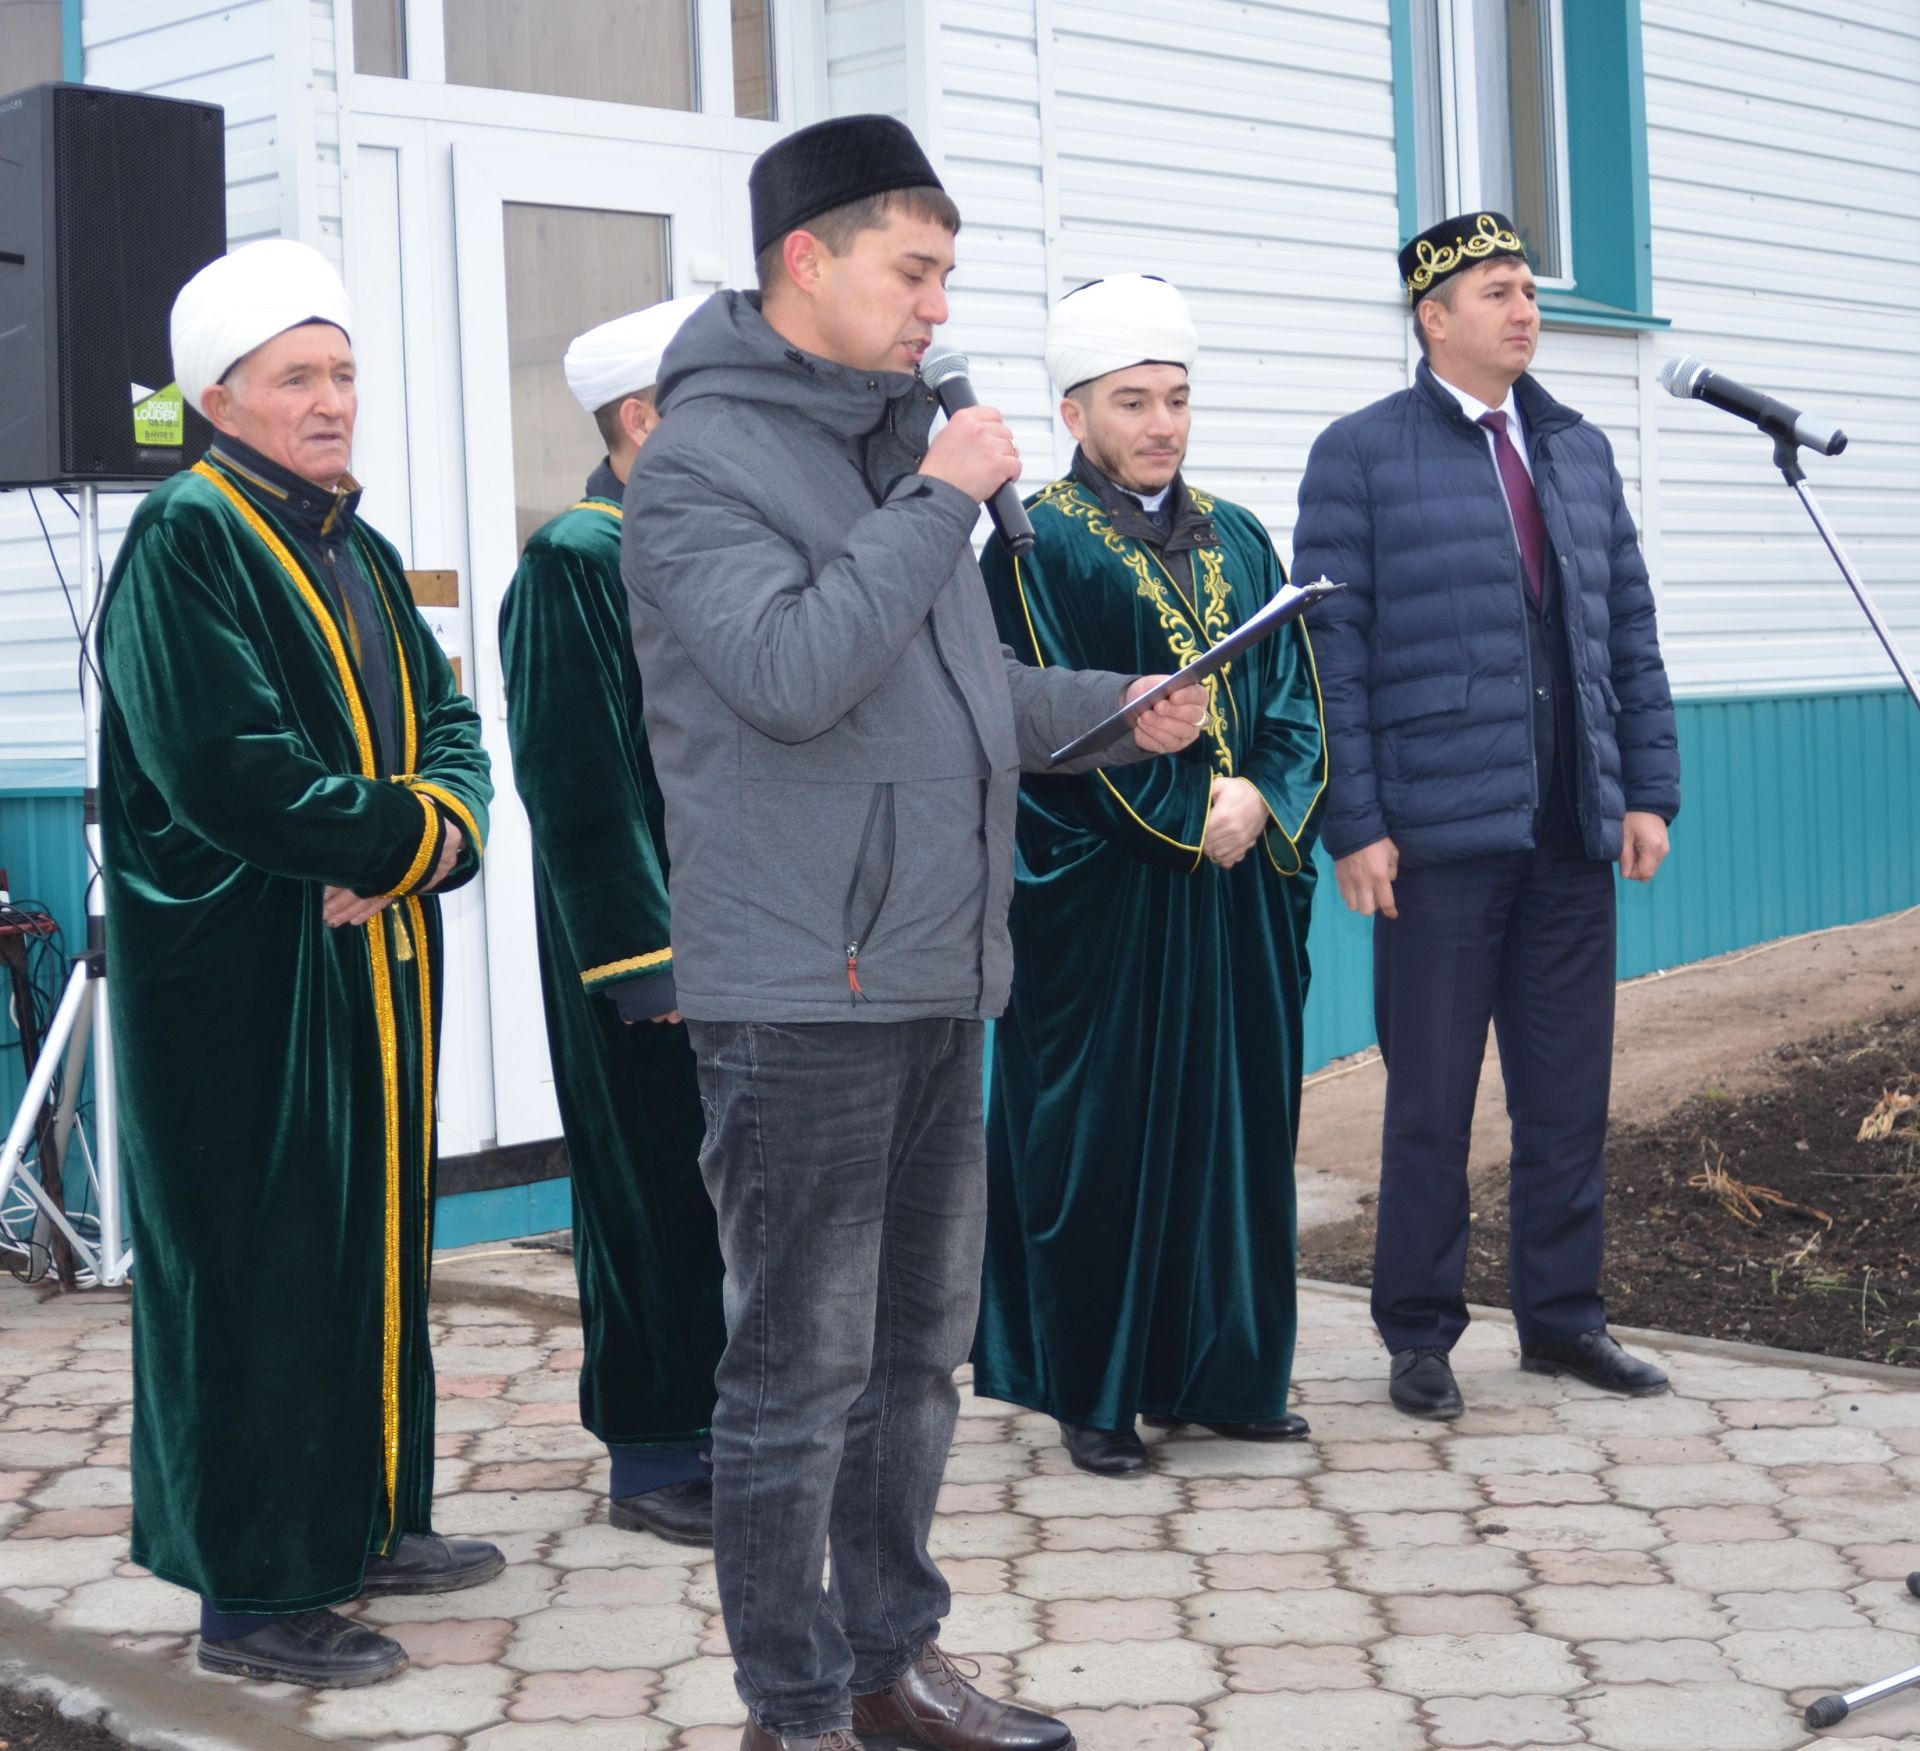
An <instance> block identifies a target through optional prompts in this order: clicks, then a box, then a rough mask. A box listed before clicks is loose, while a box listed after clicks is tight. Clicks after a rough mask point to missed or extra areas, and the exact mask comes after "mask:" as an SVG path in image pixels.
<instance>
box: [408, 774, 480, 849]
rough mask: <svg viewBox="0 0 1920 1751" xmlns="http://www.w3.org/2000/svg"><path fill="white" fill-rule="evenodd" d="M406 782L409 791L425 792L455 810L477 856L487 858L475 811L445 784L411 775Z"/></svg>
mask: <svg viewBox="0 0 1920 1751" xmlns="http://www.w3.org/2000/svg"><path fill="white" fill-rule="evenodd" d="M404 782H405V784H406V786H407V788H408V789H409V790H412V791H424V792H425V793H426V794H427V795H428V796H430V797H432V798H433V799H434V800H435V801H436V802H443V803H445V804H446V805H447V807H448V808H450V809H451V810H453V812H454V814H455V815H457V816H458V817H459V819H460V825H461V826H463V827H465V828H466V830H467V837H468V838H469V839H471V840H472V841H473V849H474V854H475V856H477V857H485V856H486V854H487V846H486V841H485V840H484V839H482V838H481V836H480V828H479V824H478V823H477V822H476V821H475V820H474V818H473V810H471V809H470V808H468V807H467V805H466V804H465V803H463V802H462V801H461V800H460V799H459V798H458V797H457V796H455V795H454V794H453V792H452V791H450V790H448V789H447V787H446V786H445V785H444V784H435V783H434V782H433V781H432V780H431V779H426V778H415V777H412V776H411V775H409V776H408V777H407V779H406V780H405V781H404Z"/></svg>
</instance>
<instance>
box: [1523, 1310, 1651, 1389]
mask: <svg viewBox="0 0 1920 1751" xmlns="http://www.w3.org/2000/svg"><path fill="white" fill-rule="evenodd" d="M1520 1367H1521V1369H1522V1371H1523V1372H1525V1373H1528V1374H1571V1375H1572V1376H1573V1377H1574V1379H1576V1380H1584V1381H1585V1382H1586V1383H1587V1384H1588V1385H1589V1386H1597V1387H1599V1388H1600V1390H1601V1391H1602V1392H1618V1393H1621V1394H1623V1395H1624V1396H1625V1397H1627V1398H1645V1397H1647V1396H1648V1394H1650V1393H1655V1392H1665V1391H1666V1390H1667V1377H1666V1375H1665V1374H1664V1373H1662V1372H1661V1370H1660V1369H1658V1368H1656V1367H1654V1365H1653V1364H1652V1363H1651V1362H1643V1361H1641V1360H1640V1358H1639V1357H1638V1356H1630V1355H1628V1354H1627V1352H1626V1351H1625V1350H1623V1349H1621V1347H1620V1345H1619V1342H1618V1341H1617V1340H1616V1339H1615V1338H1614V1336H1613V1334H1612V1333H1611V1332H1609V1331H1608V1330H1607V1328H1606V1327H1605V1326H1604V1325H1600V1326H1595V1327H1594V1329H1593V1330H1592V1331H1583V1332H1582V1333H1581V1334H1580V1335H1579V1336H1578V1337H1577V1338H1567V1339H1565V1340H1563V1341H1562V1342H1559V1343H1551V1344H1523V1345H1522V1346H1521V1348H1520Z"/></svg>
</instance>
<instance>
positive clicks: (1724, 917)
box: [1306, 691, 1920, 1070]
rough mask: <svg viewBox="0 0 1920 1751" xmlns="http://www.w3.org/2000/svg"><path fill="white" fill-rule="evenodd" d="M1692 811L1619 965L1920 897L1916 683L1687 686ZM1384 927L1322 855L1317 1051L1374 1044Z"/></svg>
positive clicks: (1686, 797) (1639, 903)
mask: <svg viewBox="0 0 1920 1751" xmlns="http://www.w3.org/2000/svg"><path fill="white" fill-rule="evenodd" d="M1676 710H1677V715H1678V719H1679V731H1680V773H1681V777H1680V790H1681V799H1682V801H1681V810H1680V818H1679V819H1678V820H1677V821H1675V822H1674V825H1673V851H1672V854H1671V855H1670V856H1669V857H1668V859H1667V861H1666V864H1665V866H1664V867H1663V868H1662V869H1661V871H1660V873H1659V875H1658V876H1656V877H1655V878H1654V880H1653V882H1652V884H1651V885H1650V886H1647V885H1642V884H1640V883H1628V882H1623V883H1621V884H1620V959H1619V967H1620V977H1621V978H1623V979H1634V978H1638V977H1639V976H1640V975H1641V974H1642V973H1651V972H1654V971H1656V970H1657V969H1659V968H1662V967H1677V966H1680V965H1682V964H1683V963H1684V962H1687V961H1699V960H1705V959H1706V958H1707V957H1709V956H1711V955H1720V954H1726V953H1728V952H1729V951H1731V950H1733V949H1739V948H1746V947H1748V946H1749V945H1751V944H1753V943H1757V942H1769V941H1772V940H1773V939H1774V938H1775V937H1781V936H1797V935H1799V934H1800V933H1802V932H1803V931H1808V930H1820V929H1824V928H1825V927H1826V926H1828V925H1832V924H1851V923H1855V922H1857V921H1858V920H1860V919H1863V918H1878V917H1880V916H1882V915H1883V914H1885V913H1888V912H1898V911H1900V910H1902V909H1903V908H1905V907H1908V906H1913V905H1920V712H1916V711H1915V710H1914V708H1913V703H1912V701H1911V700H1909V699H1908V698H1907V696H1906V695H1905V694H1904V693H1901V692H1898V691H1888V692H1884V693H1881V692H1875V693H1809V694H1788V695H1777V694H1771V695H1767V696H1766V697H1763V698H1753V699H1688V700H1682V701H1680V703H1679V705H1678V706H1677V708H1676ZM1371 934H1372V933H1371V927H1370V926H1369V925H1368V924H1366V923H1364V922H1363V921H1362V920H1360V919H1358V918H1356V917H1354V916H1353V915H1352V914H1351V913H1349V912H1348V911H1347V909H1346V908H1345V907H1344V906H1343V905H1342V904H1341V903H1340V892H1339V889H1338V888H1336V887H1335V886H1334V881H1333V870H1332V868H1331V866H1330V865H1329V864H1328V863H1327V861H1326V859H1325V857H1324V856H1323V857H1322V858H1321V860H1320V887H1319V891H1318V892H1317V893H1316V894H1315V896H1314V916H1313V932H1312V935H1311V936H1310V937H1309V938H1308V945H1309V953H1310V954H1311V957H1312V961H1313V986H1312V989H1311V992H1310V994H1309V996H1308V999H1307V1039H1306V1062H1307V1068H1308V1069H1309V1070H1314V1069H1317V1068H1318V1067H1319V1066H1321V1065H1323V1064H1325V1063H1326V1062H1327V1061H1328V1060H1329V1059H1331V1058H1337V1057H1340V1056H1342V1055H1344V1054H1346V1053H1348V1052H1358V1051H1360V1050H1362V1049H1363V1048H1365V1047H1367V1046H1370V1045H1372V1044H1373V990H1372V983H1371V981H1372V947H1371Z"/></svg>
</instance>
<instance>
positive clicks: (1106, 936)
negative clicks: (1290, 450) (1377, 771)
mask: <svg viewBox="0 0 1920 1751" xmlns="http://www.w3.org/2000/svg"><path fill="white" fill-rule="evenodd" d="M1198 351H1199V344H1198V339H1197V336H1196V334H1195V331H1194V324H1193V318H1192V316H1191V315H1190V314H1189V312H1188V309H1187V304H1186V300H1185V299H1184V298H1182V297H1181V295H1180V293H1179V292H1178V291H1177V290H1175V288H1174V287H1172V286H1170V285H1169V284H1168V283H1167V282H1166V281H1165V280H1162V279H1156V278H1153V277H1152V276H1149V275H1144V274H1120V275H1116V276H1114V277H1113V278H1111V279H1106V280H1097V281H1095V282H1094V283H1093V284H1092V285H1090V286H1085V287H1082V288H1081V289H1080V290H1079V291H1077V292H1073V293H1070V294H1068V296H1066V297H1065V298H1063V299H1062V300H1061V301H1060V302H1059V304H1057V305H1056V306H1055V307H1054V310H1053V312H1052V315H1051V318H1050V320H1049V321H1048V324H1047V369H1048V371H1049V373H1050V374H1051V375H1052V378H1053V381H1054V386H1055V388H1056V389H1057V390H1058V392H1059V393H1060V395H1061V398H1062V399H1061V404H1060V412H1061V416H1062V418H1063V419H1064V421H1065V423H1066V425H1067V428H1068V430H1069V431H1070V432H1071V433H1072V434H1073V436H1074V437H1075V439H1077V440H1078V448H1077V449H1076V450H1075V452H1074V457H1073V466H1072V468H1071V470H1070V471H1069V472H1068V474H1067V475H1066V476H1065V477H1064V478H1063V479H1060V480H1057V481H1055V482H1054V483H1053V485H1051V486H1049V487H1048V488H1046V490H1045V491H1043V492H1041V493H1040V494H1039V495H1038V496H1037V497H1036V498H1034V499H1033V500H1032V501H1031V503H1030V510H1031V515H1032V519H1033V530H1034V541H1035V545H1034V549H1033V552H1032V553H1031V554H1030V555H1029V556H1027V557H1026V558H1024V559H1015V558H1014V557H1013V556H1012V554H1011V553H1009V552H1008V550H1007V548H1006V547H1005V546H1004V545H1003V544H1002V543H1001V542H1000V541H999V540H998V539H996V540H994V541H993V542H991V543H989V544H988V547H987V550H986V552H985V554H984V555H982V558H981V562H980V563H981V570H982V572H983V573H984V574H985V576H986V580H987V589H988V593H989V595H990V596H991V597H992V599H993V605H994V613H995V616H996V618H997V619H998V621H999V625H1000V633H1001V636H1002V637H1003V638H1004V639H1005V640H1006V641H1007V643H1008V644H1009V645H1011V646H1012V647H1013V649H1014V650H1015V651H1016V652H1017V653H1018V654H1019V655H1021V656H1022V657H1024V658H1026V660H1028V661H1029V662H1033V663H1037V664H1039V665H1040V666H1042V667H1055V666H1058V667H1063V668H1110V669H1120V670H1123V671H1124V670H1147V671H1152V670H1156V669H1165V668H1168V667H1169V666H1173V667H1178V666H1180V665H1182V664H1185V663H1187V662H1190V661H1191V660H1192V659H1193V658H1194V657H1196V656H1197V655H1199V654H1200V653H1201V652H1203V651H1205V650H1206V649H1207V648H1208V647H1209V646H1210V645H1213V644H1215V643H1217V642H1218V641H1219V640H1220V639H1221V638H1223V637H1224V636H1225V635H1226V634H1228V633H1229V632H1231V631H1232V630H1233V629H1234V628H1235V627H1237V626H1239V625H1241V624H1242V623H1244V622H1245V621H1246V620H1247V619H1248V618H1249V617H1250V616H1251V615H1253V614H1255V613H1256V612H1258V611H1259V609H1260V608H1261V607H1262V606H1263V605H1264V604H1265V603H1266V602H1268V601H1269V600H1270V599H1271V598H1272V596H1273V595H1274V592H1275V591H1276V590H1278V589H1279V588H1280V586H1281V584H1282V583H1283V581H1284V579H1283V576H1282V573H1281V570H1280V562H1279V560H1278V559H1277V558H1276V557H1275V555H1274V551H1273V545H1272V543H1271V542H1270V541H1269V540H1268V538H1267V532H1266V530H1265V528H1264V527H1262V525H1261V523H1260V520H1259V519H1258V518H1257V517H1255V516H1254V515H1253V514H1252V513H1251V512H1249V511H1245V510H1242V509H1241V508H1240V507H1239V506H1238V505H1232V504H1228V503H1227V502H1226V501H1225V500H1224V499H1219V498H1215V497H1214V496H1213V495H1211V494H1209V493H1205V492H1202V491H1200V490H1199V489H1197V488H1195V487H1192V486H1190V485H1189V484H1188V483H1187V481H1186V479H1185V477H1184V476H1183V475H1182V473H1181V464H1182V462H1183V460H1184V459H1185V456H1186V451H1187V441H1188V436H1189V432H1190V429H1191V426H1192V420H1193V413H1192V403H1191V394H1192V390H1191V385H1190V384H1189V381H1188V372H1189V370H1190V369H1191V367H1192V365H1193V363H1194V360H1195V357H1196V356H1197V354H1198ZM1207 689H1208V695H1209V700H1208V716H1207V723H1206V727H1205V728H1204V730H1203V731H1202V733H1201V736H1200V739H1199V741H1198V742H1196V743H1195V744H1194V746H1193V747H1191V748H1189V749H1188V750H1187V751H1186V752H1185V753H1184V754H1181V755H1179V756H1177V757H1176V758H1174V759H1170V760H1158V761H1154V762H1152V763H1151V764H1149V765H1140V766H1121V767H1110V768H1103V769H1101V770H1099V771H1096V772H1091V773H1087V774H1085V775H1084V776H1080V777H1051V776H1049V777H1030V778H1027V779H1025V780H1023V781H1022V784H1021V790H1020V826H1019V842H1020V860H1019V864H1018V868H1017V876H1016V886H1015V891H1014V901H1013V914H1012V926H1013V939H1014V965H1015V968H1016V974H1015V979H1014V987H1013V1000H1012V1003H1011V1004H1010V1006H1009V1008H1008V1011H1007V1014H1006V1017H1005V1019H1004V1020H1003V1021H1002V1022H1001V1024H1000V1027H999V1028H998V1029H997V1031H996V1033H995V1037H994V1065H993V1093H992V1107H991V1111H990V1112H989V1115H988V1120H987V1171H988V1228H987V1252H986V1267H985V1281H984V1293H983V1297H982V1303H981V1315H980V1329H979V1336H978V1339H977V1341H976V1343H975V1346H974V1358H973V1359H974V1391H975V1392H976V1393H978V1394H980V1395H981V1396H982V1397H987V1398H1003V1399H1009V1400H1011V1401H1012V1402H1014V1403H1015V1404H1022V1405H1026V1406H1028V1407H1030V1408H1032V1409H1034V1410H1040V1411H1045V1412H1047V1413H1048V1414H1049V1415H1051V1416H1053V1417H1054V1418H1056V1419H1057V1420H1058V1421H1059V1423H1060V1425H1061V1439H1062V1441H1063V1443H1064V1444H1065V1446H1066V1449H1067V1451H1068V1454H1069V1455H1070V1456H1071V1458H1072V1459H1073V1462H1074V1463H1075V1464H1076V1465H1078V1466H1079V1467H1080V1468H1081V1469H1083V1470H1085V1471H1090V1472H1093V1473H1095V1474H1097V1475H1100V1476H1106V1477H1126V1476H1132V1475H1137V1474H1139V1473H1141V1472H1143V1471H1146V1470H1147V1469H1148V1468H1149V1466H1150V1464H1151V1461H1150V1458H1149V1455H1148V1452H1147V1449H1146V1446H1145V1444H1144V1443H1143V1442H1142V1441H1141V1439H1140V1437H1139V1434H1138V1432H1137V1430H1136V1428H1135V1419H1136V1417H1138V1416H1141V1415H1144V1416H1145V1418H1146V1421H1147V1422H1148V1424H1149V1425H1150V1426H1154V1427H1158V1428H1178V1427H1180V1426H1182V1425H1186V1424H1197V1425H1201V1426H1203V1427H1205V1428H1207V1429H1209V1430H1211V1431H1212V1432H1213V1433H1214V1434H1216V1435H1219V1436H1224V1437H1226V1438H1228V1439H1234V1440H1246V1441H1291V1440H1299V1439H1301V1438H1302V1437H1304V1436H1305V1435H1306V1433H1307V1425H1306V1423H1305V1422H1304V1421H1303V1420H1302V1419H1301V1418H1300V1417H1298V1416H1295V1415H1292V1414H1291V1413H1290V1412H1289V1411H1288V1409H1287V1397H1288V1387H1289V1376H1290V1372H1291V1365H1292V1353H1293V1335H1294V1286H1293V1264H1294V1193H1293V1148H1294V1140H1295V1136H1296V1132H1297V1128H1298V1119H1299V1091H1300V1069H1301V1045H1300V1012H1301V1005H1302V1002H1303V1001H1304V998H1305V995H1306V985H1307V960H1306V939H1307V920H1308V913H1309V909H1310V905H1311V901H1312V895H1313V862H1312V848H1313V838H1314V834H1315V831H1316V821H1317V817H1318V811H1319V801H1320V795H1321V791H1322V787H1323V786H1324V784H1325V781H1326V771H1327V767H1326V752H1325V742H1324V738H1323V735H1322V731H1321V721H1320V710H1319V693H1318V687H1317V684H1316V682H1315V678H1314V665H1313V652H1312V648H1311V646H1310V644H1309V642H1308V638H1307V633H1306V630H1305V628H1304V627H1303V626H1301V625H1300V624H1299V623H1297V622H1296V623H1295V624H1293V625H1291V626H1288V627H1286V628H1284V629H1283V630H1282V631H1281V632H1280V633H1279V634H1278V635H1276V636H1275V637H1272V638H1270V639H1268V640H1267V641H1266V642H1265V643H1263V644H1259V645H1256V646H1255V647H1254V648H1253V649H1252V650H1250V651H1248V652H1247V653H1246V654H1245V655H1244V656H1242V657H1240V658H1238V659H1236V660H1235V661H1234V662H1233V663H1231V664H1229V665H1228V666H1227V667H1226V668H1225V669H1224V670H1222V671H1221V672H1220V674H1219V675H1217V676H1215V677H1213V678H1211V679H1210V680H1209V681H1208V682H1207Z"/></svg>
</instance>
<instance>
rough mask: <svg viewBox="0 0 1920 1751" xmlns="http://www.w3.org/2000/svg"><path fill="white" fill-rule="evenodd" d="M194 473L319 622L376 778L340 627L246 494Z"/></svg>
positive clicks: (210, 474)
mask: <svg viewBox="0 0 1920 1751" xmlns="http://www.w3.org/2000/svg"><path fill="white" fill-rule="evenodd" d="M193 472H194V473H195V474H197V475H199V476H200V477H201V478H202V479H203V480H209V481H211V482H212V483H213V485H214V487H215V489H216V490H217V491H218V492H219V493H220V495H221V496H222V497H223V498H225V499H226V500H227V502H228V503H229V504H231V505H232V506H233V508H234V509H235V510H236V511H238V512H239V513H240V515H241V517H242V518H243V519H244V520H245V522H246V524H247V527H248V528H250V529H251V530H252V531H253V532H254V534H256V535H257V536H259V537H260V539H261V541H262V542H263V543H264V544H265V545H266V549H267V551H268V552H269V553H270V554H272V555H273V557H274V558H275V559H276V560H278V561H279V563H280V569H281V570H282V571H284V572H285V573H286V574H287V577H288V578H289V579H290V580H291V581H292V584H293V587H294V588H295V589H296V590H297V591H299V593H300V599H301V600H302V601H303V602H305V603H306V605H307V607H308V608H309V609H310V610H311V611H312V614H313V617H314V619H315V620H317V621H318V622H319V623H320V633H321V636H322V637H323V638H325V640H326V641H327V650H328V652H329V653H330V654H331V655H332V657H333V666H334V668H335V669H336V670H338V671H339V675H340V690H341V692H343V693H344V694H345V695H346V698H347V711H348V713H349V714H350V715H351V717H352V718H353V739H354V743H355V745H356V746H357V747H358V748H359V750H360V764H361V767H362V768H363V771H362V776H363V777H366V778H378V777H379V776H380V768H379V764H378V762H377V761H376V760H375V759H374V754H373V735H372V733H371V732H370V731H369V730H368V728H367V714H366V710H365V708H364V707H363V706H362V705H361V703H360V689H359V688H358V687H357V686H356V685H355V683H354V679H353V665H352V664H351V663H349V662H348V661H347V647H346V644H345V642H344V641H343V640H342V639H341V637H340V628H339V626H338V625H337V624H336V623H335V621H334V618H333V615H332V613H331V612H330V611H329V610H328V608H327V605H326V603H325V602H323V601H322V600H321V598H320V592H319V591H318V590H316V589H315V588H314V587H313V584H312V581H311V580H310V579H309V578H308V577H307V574H306V573H305V572H304V571H303V570H301V568H300V566H299V565H298V564H297V563H296V562H295V560H294V557H293V555H292V554H291V553H289V552H288V551H287V546H286V543H285V542H284V541H282V540H281V539H280V537H279V536H278V535H276V534H274V532H273V530H272V529H271V528H269V527H268V526H267V520H266V519H265V518H264V517H262V516H261V515H260V513H259V512H258V511H256V510H255V509H254V508H253V506H251V505H250V504H248V503H247V501H246V497H245V495H244V494H243V493H242V492H241V491H240V489H239V488H238V487H237V486H235V485H234V484H233V482H232V481H230V480H228V479H227V478H226V476H225V475H223V474H222V473H221V472H220V471H219V470H218V469H217V468H213V467H211V466H209V465H208V464H207V463H205V462H196V463H195V464H194V465H193Z"/></svg>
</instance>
